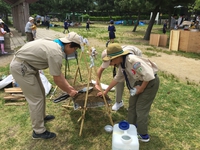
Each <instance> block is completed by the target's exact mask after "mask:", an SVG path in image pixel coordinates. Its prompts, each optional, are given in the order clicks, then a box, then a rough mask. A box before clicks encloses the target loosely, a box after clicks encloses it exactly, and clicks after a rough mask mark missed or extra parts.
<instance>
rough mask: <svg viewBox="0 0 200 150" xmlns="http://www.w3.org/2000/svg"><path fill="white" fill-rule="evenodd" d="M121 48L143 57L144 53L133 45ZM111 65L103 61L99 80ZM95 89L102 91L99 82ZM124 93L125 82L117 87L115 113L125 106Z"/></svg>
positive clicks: (105, 53)
mask: <svg viewBox="0 0 200 150" xmlns="http://www.w3.org/2000/svg"><path fill="white" fill-rule="evenodd" d="M121 47H122V49H123V50H124V51H128V52H129V53H133V54H134V55H137V56H142V51H141V50H140V49H139V48H137V47H135V46H133V45H123V46H121ZM105 56H107V52H106V49H105V50H104V51H103V52H102V54H101V57H102V58H104V57H105ZM109 65H110V61H106V62H105V61H103V63H102V64H101V66H100V67H99V68H98V70H97V75H98V78H99V80H100V79H101V75H102V73H103V71H104V70H105V69H106V68H108V67H109ZM113 76H114V75H113ZM95 87H96V88H97V89H99V90H100V83H99V82H98V81H97V80H96V84H95ZM123 91H124V82H119V83H118V84H117V85H116V86H115V100H116V102H115V104H114V105H113V106H112V110H113V111H117V110H119V109H120V108H121V107H122V106H124V103H123V100H122V95H123Z"/></svg>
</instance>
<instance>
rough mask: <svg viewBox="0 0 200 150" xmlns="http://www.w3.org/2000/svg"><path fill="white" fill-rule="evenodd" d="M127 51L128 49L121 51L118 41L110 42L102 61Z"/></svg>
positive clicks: (124, 53)
mask: <svg viewBox="0 0 200 150" xmlns="http://www.w3.org/2000/svg"><path fill="white" fill-rule="evenodd" d="M128 53H129V52H128V51H123V49H122V47H121V46H120V45H119V44H118V43H112V44H109V45H108V47H107V56H106V57H104V58H103V61H109V60H112V59H115V58H117V57H120V56H123V55H126V54H128Z"/></svg>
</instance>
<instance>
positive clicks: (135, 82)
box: [97, 43, 159, 142]
mask: <svg viewBox="0 0 200 150" xmlns="http://www.w3.org/2000/svg"><path fill="white" fill-rule="evenodd" d="M103 61H110V65H111V66H114V65H115V66H119V70H118V72H117V74H116V76H115V77H114V79H113V80H112V81H111V83H110V85H109V86H108V88H107V89H106V90H105V91H104V94H105V95H106V94H107V93H108V92H109V91H110V89H112V88H113V87H114V86H115V85H117V84H118V83H119V82H123V81H124V80H125V81H126V85H127V87H128V89H129V91H130V97H129V108H128V122H129V123H131V124H134V125H137V132H138V136H139V139H140V140H141V141H143V142H148V141H149V140H150V138H149V135H148V115H149V111H150V109H151V105H152V103H153V100H154V98H155V96H156V93H157V91H158V88H159V78H158V76H157V71H158V69H157V66H156V64H155V63H153V62H151V61H150V60H148V59H145V58H142V57H138V56H136V55H133V54H129V52H128V51H123V50H122V48H121V46H120V45H119V44H117V43H113V44H110V45H109V46H108V48H107V56H106V57H104V58H103ZM102 94H103V93H101V92H99V93H97V96H102Z"/></svg>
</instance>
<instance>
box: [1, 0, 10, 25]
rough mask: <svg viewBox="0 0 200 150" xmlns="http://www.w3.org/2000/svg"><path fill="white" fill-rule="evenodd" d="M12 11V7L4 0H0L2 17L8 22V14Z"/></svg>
mask: <svg viewBox="0 0 200 150" xmlns="http://www.w3.org/2000/svg"><path fill="white" fill-rule="evenodd" d="M10 13H11V7H10V5H8V4H7V3H5V2H4V1H0V17H2V19H3V20H4V21H5V22H6V23H9V21H8V14H10Z"/></svg>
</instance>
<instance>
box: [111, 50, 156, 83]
mask: <svg viewBox="0 0 200 150" xmlns="http://www.w3.org/2000/svg"><path fill="white" fill-rule="evenodd" d="M125 71H126V74H127V78H128V80H129V83H130V84H131V87H133V85H134V83H135V82H136V81H139V80H140V81H151V80H153V79H154V78H155V74H156V73H157V71H158V68H157V66H156V64H155V63H153V62H151V61H150V60H149V59H146V58H142V57H138V56H136V55H133V54H129V55H127V56H126V60H125ZM114 80H116V81H117V82H123V81H124V80H125V77H124V74H123V69H122V67H121V65H119V71H118V72H117V74H116V76H115V77H114Z"/></svg>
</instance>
